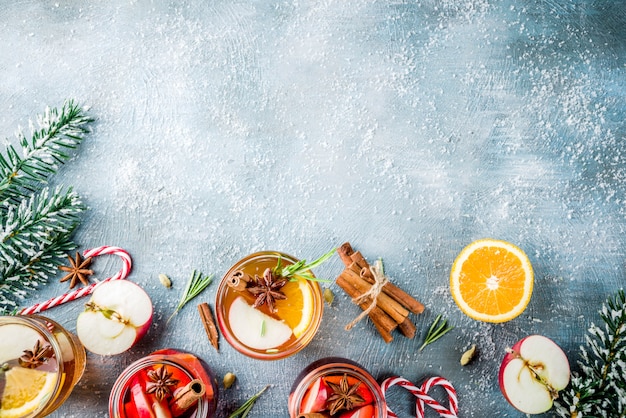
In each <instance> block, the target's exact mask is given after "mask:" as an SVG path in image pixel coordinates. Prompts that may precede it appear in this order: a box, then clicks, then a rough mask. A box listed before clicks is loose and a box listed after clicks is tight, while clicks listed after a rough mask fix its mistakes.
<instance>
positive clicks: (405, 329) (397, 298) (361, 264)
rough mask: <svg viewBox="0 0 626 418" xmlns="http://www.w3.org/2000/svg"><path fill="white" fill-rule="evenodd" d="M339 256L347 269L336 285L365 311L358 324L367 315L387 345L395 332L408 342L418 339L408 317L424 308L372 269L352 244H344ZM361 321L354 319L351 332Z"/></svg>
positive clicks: (375, 266)
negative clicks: (396, 330) (399, 333)
mask: <svg viewBox="0 0 626 418" xmlns="http://www.w3.org/2000/svg"><path fill="white" fill-rule="evenodd" d="M337 253H338V254H339V257H340V258H341V260H342V261H343V263H344V265H345V269H344V270H343V271H342V272H341V274H340V275H339V276H338V277H337V279H336V281H335V282H336V283H337V285H338V286H339V287H341V288H342V289H343V291H344V292H346V294H347V295H348V296H350V297H351V298H352V299H353V301H354V302H355V303H356V304H357V305H358V306H359V307H361V309H363V311H364V313H362V314H361V315H359V317H360V318H359V317H357V319H358V321H360V320H361V319H362V317H364V316H365V315H367V316H369V318H370V319H371V320H372V323H373V324H374V327H375V328H376V330H377V331H378V333H379V334H380V335H381V337H382V338H383V340H384V341H385V342H387V343H389V342H391V341H392V340H393V337H392V335H391V332H392V331H393V330H395V329H396V328H398V329H399V330H400V332H401V333H402V334H403V335H404V336H405V337H407V338H413V337H415V332H416V327H415V325H414V324H413V323H412V322H411V320H410V319H409V317H408V316H409V314H410V313H414V314H420V313H422V312H423V311H424V305H422V303H420V302H419V301H417V300H416V299H415V298H413V297H412V296H411V295H409V294H408V293H406V292H405V291H403V290H402V289H400V288H399V287H397V286H396V285H394V284H393V283H391V281H389V279H388V278H386V277H385V275H384V273H383V271H382V268H379V267H377V264H375V265H374V266H370V265H369V264H368V262H367V261H366V260H365V258H363V256H362V255H361V253H360V252H358V251H354V250H353V249H352V246H351V245H350V243H349V242H346V243H344V244H342V245H341V246H340V247H339V248H338V249H337ZM381 264H382V263H381ZM376 275H378V278H377V276H376ZM381 276H382V277H381ZM372 289H373V290H372ZM358 321H357V320H356V319H355V320H354V321H352V323H351V324H348V326H349V328H352V327H353V326H354V325H355V324H356V323H357V322H358ZM349 328H348V327H346V329H349Z"/></svg>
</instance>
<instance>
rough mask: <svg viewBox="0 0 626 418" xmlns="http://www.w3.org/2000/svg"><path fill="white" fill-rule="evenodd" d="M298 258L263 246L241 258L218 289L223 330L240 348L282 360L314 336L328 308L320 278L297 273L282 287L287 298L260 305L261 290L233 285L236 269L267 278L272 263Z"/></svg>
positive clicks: (283, 263) (260, 356)
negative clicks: (323, 297)
mask: <svg viewBox="0 0 626 418" xmlns="http://www.w3.org/2000/svg"><path fill="white" fill-rule="evenodd" d="M297 261H298V260H297V259H295V258H294V257H292V256H290V255H287V254H283V253H279V252H273V251H264V252H258V253H254V254H251V255H249V256H247V257H245V258H243V259H242V260H239V261H238V262H237V263H235V265H233V266H232V267H231V268H230V270H229V271H228V272H227V273H226V274H225V275H224V277H223V279H222V281H221V282H220V285H219V288H218V290H217V296H216V302H215V306H216V316H217V321H218V325H219V327H220V330H221V332H222V334H223V335H224V337H225V338H226V340H227V341H228V342H229V343H230V344H231V345H232V346H233V347H234V348H235V349H236V350H237V351H239V352H241V353H243V354H245V355H247V356H249V357H253V358H256V359H261V360H277V359H281V358H285V357H288V356H290V355H292V354H295V353H297V352H298V351H300V350H301V349H302V348H304V347H305V346H306V345H307V344H308V343H309V342H310V341H311V340H312V339H313V337H314V336H315V334H316V332H317V329H318V328H319V325H320V323H321V319H322V312H323V303H322V292H321V289H320V286H319V284H318V283H317V282H316V281H313V280H306V279H304V278H302V277H292V278H291V279H290V280H287V281H286V283H285V284H284V285H283V286H282V287H280V288H279V289H277V290H278V291H280V293H281V294H283V295H284V296H285V297H284V298H282V299H277V300H274V301H273V303H272V305H270V304H269V303H262V304H259V305H258V306H255V302H257V300H258V295H255V294H254V293H252V292H251V291H249V288H248V289H237V288H234V287H232V286H230V285H229V283H230V282H231V279H232V277H233V275H234V274H240V275H245V276H247V277H248V278H249V279H253V280H254V279H255V278H256V280H258V281H259V282H263V280H264V274H266V271H267V270H268V269H269V270H273V269H275V268H276V266H277V264H278V263H281V266H283V267H284V266H286V265H291V264H293V263H296V262H297ZM313 277H314V276H313ZM275 278H276V277H275ZM277 279H280V277H278V278H277ZM272 307H273V308H274V309H272Z"/></svg>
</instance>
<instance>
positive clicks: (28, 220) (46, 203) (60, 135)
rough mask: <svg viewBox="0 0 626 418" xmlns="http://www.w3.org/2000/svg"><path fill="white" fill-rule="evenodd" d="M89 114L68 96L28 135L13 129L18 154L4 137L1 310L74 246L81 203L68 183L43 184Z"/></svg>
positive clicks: (78, 135) (1, 160) (6, 309)
mask: <svg viewBox="0 0 626 418" xmlns="http://www.w3.org/2000/svg"><path fill="white" fill-rule="evenodd" d="M91 121H92V119H91V118H90V117H88V116H86V115H85V113H84V110H83V109H82V108H80V107H79V106H77V105H76V104H75V103H74V102H73V101H67V102H66V103H65V104H64V105H63V107H62V108H61V110H58V109H56V108H52V109H51V108H48V109H46V111H45V113H44V114H43V115H40V116H39V117H38V118H37V127H35V125H34V124H33V123H32V122H31V123H30V131H31V137H30V139H28V138H26V136H25V135H24V134H23V133H22V131H21V130H19V131H18V134H17V139H18V141H19V144H20V146H21V155H20V153H18V151H17V150H16V149H15V148H14V147H13V146H12V145H10V144H8V143H7V146H6V153H5V154H0V200H1V203H0V314H3V313H8V312H11V311H12V310H14V309H15V308H16V307H17V303H18V301H19V300H20V299H22V298H24V297H25V296H27V295H28V293H29V292H31V291H33V290H35V289H36V288H37V287H39V286H40V285H41V284H43V283H45V282H46V281H47V279H48V277H49V276H50V275H53V274H55V273H56V272H57V266H58V264H59V261H60V259H61V258H62V257H64V256H65V254H66V253H67V252H68V251H70V250H72V249H73V248H75V245H74V243H73V242H72V240H71V235H72V232H73V231H74V230H75V228H76V227H77V226H78V224H79V222H80V214H81V213H82V211H83V210H84V206H83V204H82V203H81V201H80V198H79V196H78V195H77V194H76V193H75V192H73V191H72V189H71V188H69V189H63V188H62V187H57V188H54V189H53V190H51V189H50V188H48V187H47V186H46V183H47V180H48V178H49V176H50V175H52V174H54V173H55V172H56V171H57V169H58V168H59V167H60V165H61V164H63V163H64V162H66V161H67V160H68V159H69V158H70V155H69V154H68V153H67V152H68V151H69V150H71V149H74V148H76V147H77V146H78V145H79V144H80V142H81V141H82V139H83V136H84V134H86V133H87V124H88V123H89V122H91Z"/></svg>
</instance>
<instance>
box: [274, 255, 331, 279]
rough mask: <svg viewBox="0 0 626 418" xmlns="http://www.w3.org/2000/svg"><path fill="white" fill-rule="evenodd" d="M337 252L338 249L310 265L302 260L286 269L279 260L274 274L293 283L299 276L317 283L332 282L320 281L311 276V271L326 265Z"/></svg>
mask: <svg viewBox="0 0 626 418" xmlns="http://www.w3.org/2000/svg"><path fill="white" fill-rule="evenodd" d="M336 251H337V249H336V248H333V249H332V250H330V251H329V252H327V253H326V254H324V255H322V256H321V257H319V258H318V259H316V260H314V261H312V262H310V263H307V262H306V260H300V261H298V262H297V263H294V264H290V265H288V266H285V267H283V266H282V264H281V259H280V258H279V259H278V263H277V264H276V267H275V268H274V272H275V273H276V274H278V275H280V276H282V277H286V278H288V279H289V280H291V281H295V280H296V276H299V277H302V278H303V279H306V280H311V281H316V282H330V280H324V279H318V278H317V277H315V276H313V275H312V274H311V272H310V270H311V269H314V268H315V267H318V266H320V265H321V264H322V263H324V262H325V261H326V260H328V259H329V258H330V257H332V256H333V254H335V252H336Z"/></svg>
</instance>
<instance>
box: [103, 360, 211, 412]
mask: <svg viewBox="0 0 626 418" xmlns="http://www.w3.org/2000/svg"><path fill="white" fill-rule="evenodd" d="M160 383H161V384H162V385H161V386H159V384H160ZM158 387H163V388H165V389H166V390H165V391H163V392H161V394H160V395H159V390H156V389H157V388H158ZM217 391H218V385H217V380H216V379H215V376H214V374H213V372H212V371H211V369H210V368H209V366H208V365H207V364H206V363H205V362H204V361H202V360H201V359H199V358H198V357H196V356H195V355H193V354H191V353H188V352H185V351H180V350H174V349H169V348H168V349H163V350H159V351H155V352H153V353H151V354H149V355H147V356H146V357H143V358H141V359H139V360H137V361H135V362H134V363H132V364H130V365H129V366H128V367H127V368H126V369H125V370H124V371H123V372H122V373H121V374H120V376H119V377H118V378H117V380H116V381H115V383H114V384H113V388H112V389H111V395H110V396H109V415H110V416H111V417H113V418H135V417H144V416H147V417H155V416H156V417H163V416H171V417H172V418H210V417H213V416H214V415H215V411H216V408H217V395H218V392H217Z"/></svg>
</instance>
